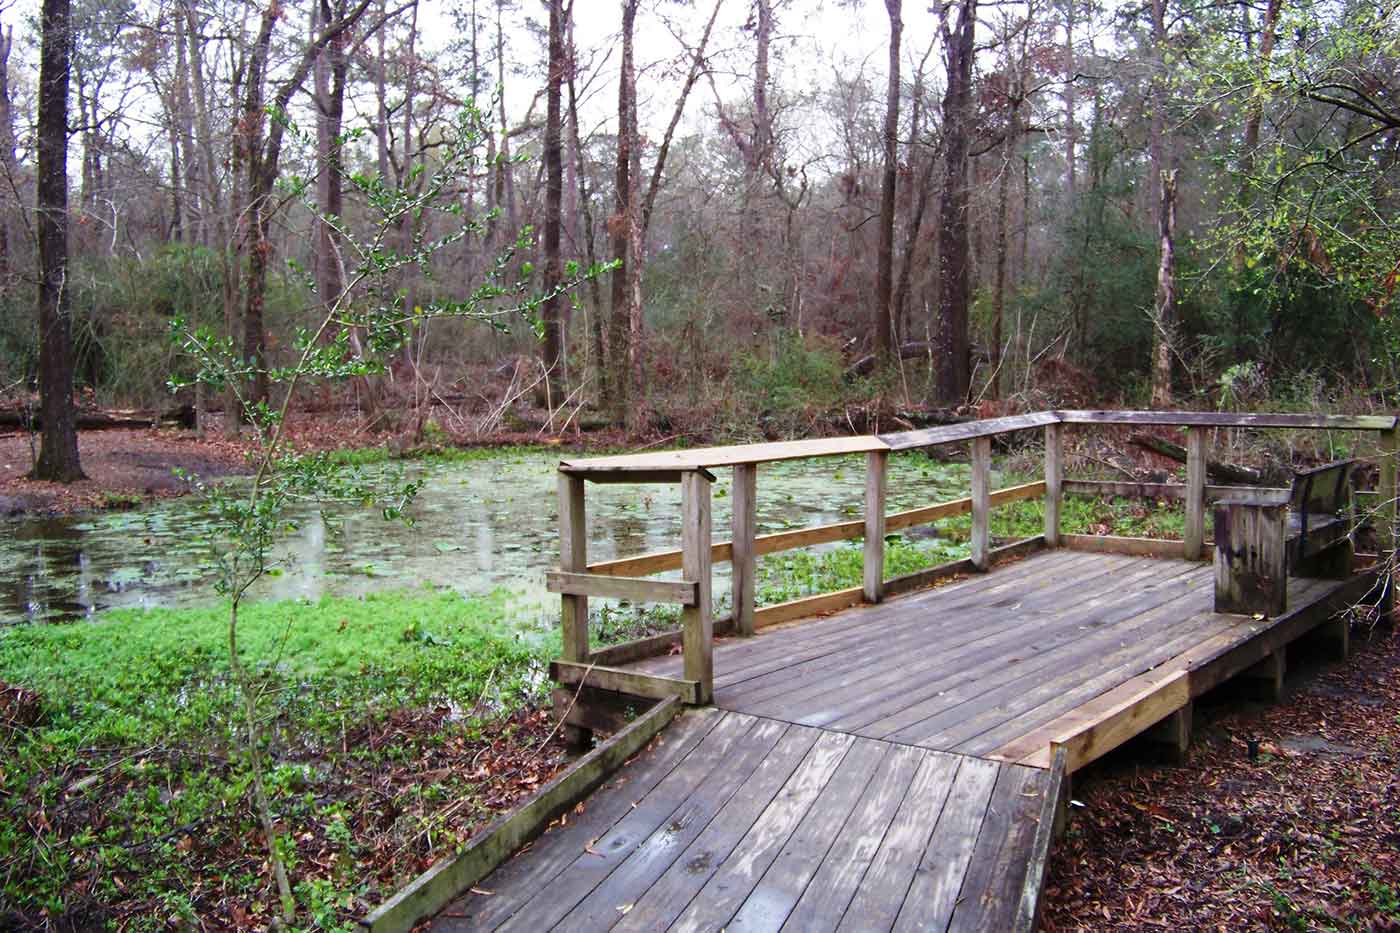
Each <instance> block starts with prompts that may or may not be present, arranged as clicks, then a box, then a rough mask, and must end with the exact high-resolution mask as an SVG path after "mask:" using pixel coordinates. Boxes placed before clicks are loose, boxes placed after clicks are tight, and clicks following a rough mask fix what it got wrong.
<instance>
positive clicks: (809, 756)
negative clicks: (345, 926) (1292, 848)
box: [432, 551, 1342, 933]
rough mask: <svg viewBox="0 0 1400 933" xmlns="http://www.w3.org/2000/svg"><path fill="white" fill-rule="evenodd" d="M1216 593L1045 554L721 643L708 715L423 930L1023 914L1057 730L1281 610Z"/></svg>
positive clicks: (1149, 573)
mask: <svg viewBox="0 0 1400 933" xmlns="http://www.w3.org/2000/svg"><path fill="white" fill-rule="evenodd" d="M1212 585H1213V583H1212V571H1211V568H1210V567H1209V565H1206V564H1201V563H1193V562H1188V561H1181V560H1164V559H1158V558H1143V557H1132V556H1124V555H1104V554H1089V553H1082V552H1068V551H1051V552H1048V553H1045V554H1042V555H1037V556H1034V557H1030V558H1027V559H1025V560H1023V561H1020V562H1017V563H1015V564H1012V565H1009V566H1007V567H1003V568H1001V569H998V570H996V571H993V572H991V573H988V574H984V575H977V576H971V577H967V578H965V579H960V580H957V581H954V582H951V583H949V584H946V585H944V586H941V587H938V588H935V589H931V590H926V591H923V592H920V593H916V594H913V595H909V596H903V597H899V598H896V599H891V600H889V601H887V602H884V603H881V604H878V605H873V606H862V607H858V608H855V609H851V610H846V611H843V612H839V613H836V614H833V615H831V616H828V617H825V618H820V619H814V620H810V621H807V622H804V623H798V624H791V625H785V626H776V627H774V628H772V629H766V630H764V631H763V632H761V633H760V634H759V635H757V636H755V637H751V638H730V639H723V640H721V641H719V642H718V643H717V644H716V647H715V652H714V663H715V683H716V691H715V706H714V707H711V708H708V709H704V710H695V711H690V712H688V713H686V714H685V715H683V716H681V717H680V718H679V719H678V720H677V722H676V723H675V724H674V725H673V726H672V727H671V728H670V729H668V730H667V731H666V732H665V733H663V734H662V736H661V737H659V739H658V740H657V742H656V743H655V744H654V745H653V746H652V747H650V748H648V749H647V750H646V751H645V752H643V753H642V754H640V755H638V756H637V757H636V758H635V759H633V760H632V761H631V762H629V763H628V764H627V765H625V766H624V767H623V768H622V769H621V771H620V772H619V773H618V774H616V775H614V777H613V778H612V779H611V780H609V781H608V782H607V783H606V784H605V785H604V786H603V787H602V788H600V789H599V790H598V791H596V792H595V793H594V794H593V795H592V796H591V797H590V798H589V799H588V800H586V801H585V803H584V804H582V805H581V806H580V807H579V808H577V809H576V810H575V811H573V812H571V813H570V814H568V816H567V817H566V818H565V819H563V820H561V821H560V822H559V823H558V824H557V825H555V826H554V827H552V828H551V829H550V830H548V831H547V832H545V834H544V835H543V836H541V837H540V838H539V839H537V840H536V841H535V842H534V843H533V844H532V845H530V846H528V847H526V848H525V849H524V850H523V851H522V852H520V853H518V854H517V855H516V856H515V857H514V858H513V859H511V860H510V861H507V862H506V863H505V864H503V865H501V866H500V867H499V868H498V869H497V870H496V871H495V872H494V873H493V874H492V875H491V876H489V877H487V878H486V879H484V880H483V881H482V882H481V883H480V884H478V885H476V886H475V887H474V888H473V890H472V891H471V892H468V893H467V894H466V895H465V896H463V897H461V898H459V899H458V900H457V901H456V902H455V903H453V904H452V905H451V906H450V907H449V908H448V909H447V910H446V911H444V912H443V913H442V914H441V915H440V916H439V917H438V918H437V919H436V920H435V921H434V923H433V925H432V929H434V930H439V931H458V930H489V929H512V930H523V931H529V933H537V931H543V930H547V929H561V930H563V929H566V930H659V929H669V930H717V929H728V930H734V931H740V930H743V931H760V930H761V931H773V930H791V931H798V930H801V931H808V930H822V931H831V930H838V929H839V930H941V931H952V930H957V931H999V930H1007V929H1019V928H1022V927H1023V926H1024V925H1025V923H1026V922H1028V921H1027V920H1026V918H1027V917H1033V915H1034V907H1035V897H1036V892H1038V890H1039V884H1040V882H1041V881H1042V880H1043V876H1041V875H1040V874H1038V873H1033V866H1035V865H1040V864H1043V862H1044V858H1045V856H1046V854H1047V853H1048V850H1049V845H1050V834H1049V833H1048V832H1045V831H1043V830H1042V823H1043V822H1044V821H1045V820H1047V819H1049V818H1050V817H1049V814H1050V809H1048V808H1049V807H1051V806H1052V805H1053V803H1054V801H1052V800H1050V799H1049V798H1050V796H1051V795H1052V794H1054V793H1058V788H1059V787H1060V782H1059V780H1058V779H1057V775H1059V774H1060V773H1061V772H1060V770H1055V771H1053V772H1052V771H1051V770H1047V769H1046V767H1045V766H1044V765H1045V763H1046V761H1048V760H1049V759H1048V758H1044V760H1041V757H1043V755H1042V756H1041V757H1037V755H1039V754H1040V753H1037V751H1036V750H1037V748H1048V741H1049V738H1047V736H1049V735H1050V733H1055V734H1058V732H1059V731H1060V730H1062V729H1063V728H1064V723H1066V722H1067V721H1070V720H1075V717H1077V716H1078V717H1080V718H1083V716H1081V713H1082V712H1084V711H1092V710H1094V709H1096V708H1099V707H1102V706H1104V704H1105V703H1107V702H1108V701H1109V699H1110V698H1112V697H1113V696H1114V695H1115V694H1114V692H1113V691H1114V690H1115V688H1116V689H1118V690H1120V691H1121V690H1122V689H1126V688H1127V687H1128V686H1130V685H1131V684H1132V683H1135V682H1140V681H1143V680H1151V679H1152V678H1156V677H1159V676H1160V675H1161V674H1162V672H1163V671H1169V670H1173V669H1177V668H1180V669H1183V670H1185V669H1190V670H1195V667H1194V666H1193V665H1198V664H1207V663H1211V662H1212V659H1215V658H1219V657H1224V656H1225V655H1227V654H1229V653H1230V652H1232V651H1235V652H1236V653H1237V654H1239V653H1240V652H1250V651H1254V650H1255V649H1256V647H1257V644H1256V643H1255V642H1253V641H1252V639H1257V638H1260V637H1262V636H1264V635H1266V634H1268V633H1269V632H1270V630H1271V628H1272V627H1273V626H1274V625H1275V620H1261V619H1256V618H1250V617H1245V616H1237V615H1222V614H1217V613H1215V612H1213V611H1212ZM1341 585H1342V584H1341V583H1339V582H1338V581H1323V580H1306V579H1300V580H1293V581H1290V585H1289V602H1290V608H1293V607H1303V608H1302V610H1301V611H1303V612H1304V613H1312V614H1313V615H1317V614H1318V613H1320V612H1322V613H1323V614H1326V613H1330V612H1331V611H1332V609H1330V608H1326V607H1327V606H1328V605H1330V603H1327V602H1326V601H1327V600H1329V599H1332V598H1333V597H1337V596H1338V594H1337V590H1338V587H1339V586H1341ZM1334 601H1335V600H1334ZM1308 607H1312V608H1311V609H1309V608H1308ZM1324 609H1325V612H1323V610H1324ZM1319 617H1320V616H1319ZM1279 624H1282V625H1284V626H1285V628H1286V627H1287V626H1288V625H1290V624H1292V623H1288V622H1287V621H1286V617H1285V618H1284V619H1283V620H1280V622H1279ZM1308 624H1312V623H1308ZM1290 637H1292V636H1290ZM1240 646H1244V647H1242V648H1241V647H1240ZM1236 649H1238V651H1237V650H1236ZM1239 663H1243V662H1239ZM680 664H681V661H680V659H679V658H676V657H660V658H652V659H649V660H647V661H643V662H639V663H636V664H633V665H629V667H631V668H633V669H635V670H640V671H646V672H648V673H654V674H659V675H662V676H676V675H678V674H679V672H680ZM1220 676H1223V675H1220ZM1085 715H1087V713H1086V714H1085ZM1076 721H1077V720H1076ZM1051 737H1053V736H1051ZM1115 741H1121V739H1116V740H1115ZM1033 746H1034V747H1033ZM1022 760H1024V761H1028V762H1032V763H1038V764H1040V765H1041V766H1040V767H1030V766H1027V765H1025V764H1017V763H1016V762H1018V761H1022ZM1056 762H1057V764H1056V768H1057V769H1061V770H1062V769H1063V766H1064V756H1060V758H1058V759H1056ZM1028 898H1029V900H1028ZM1018 924H1019V926H1018Z"/></svg>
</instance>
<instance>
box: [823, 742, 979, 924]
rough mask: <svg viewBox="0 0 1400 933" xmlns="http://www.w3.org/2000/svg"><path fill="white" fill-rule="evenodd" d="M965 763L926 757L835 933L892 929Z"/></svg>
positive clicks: (956, 758) (954, 758)
mask: <svg viewBox="0 0 1400 933" xmlns="http://www.w3.org/2000/svg"><path fill="white" fill-rule="evenodd" d="M964 761H966V759H964V758H961V757H959V756H957V755H945V754H943V753H941V752H929V753H928V755H927V757H925V758H924V760H923V762H922V763H921V764H920V765H919V770H918V771H917V772H916V773H915V775H914V779H913V781H911V782H910V784H909V790H908V792H907V793H906V794H905V795H904V800H903V801H901V802H900V805H899V811H898V813H896V814H895V818H894V821H893V822H892V823H891V824H890V828H889V830H888V831H887V832H886V833H885V838H884V839H882V840H880V848H879V850H878V851H877V852H876V853H875V858H874V860H873V861H872V862H871V863H870V867H869V868H868V869H867V870H866V872H865V875H864V876H863V877H862V878H861V881H860V887H859V888H858V889H857V890H856V894H855V897H853V898H852V899H851V902H850V904H849V905H848V906H847V907H846V912H845V913H844V914H843V915H842V916H841V923H840V925H839V926H838V927H837V929H839V930H844V931H865V930H888V929H890V928H891V927H892V926H894V922H895V919H896V918H897V917H898V916H899V909H900V905H901V904H903V902H904V895H905V893H906V892H907V891H908V890H909V885H910V883H911V882H912V881H913V879H914V874H915V872H916V871H917V870H918V868H919V863H920V861H921V860H922V859H923V857H924V853H925V852H926V851H927V850H928V840H929V837H930V836H932V835H933V830H934V827H935V826H937V825H938V822H939V820H940V819H941V818H942V815H943V812H944V810H945V805H946V802H947V800H948V794H949V792H950V791H952V789H953V783H954V780H955V779H956V776H957V773H958V769H959V765H961V764H962V763H963V762H964Z"/></svg>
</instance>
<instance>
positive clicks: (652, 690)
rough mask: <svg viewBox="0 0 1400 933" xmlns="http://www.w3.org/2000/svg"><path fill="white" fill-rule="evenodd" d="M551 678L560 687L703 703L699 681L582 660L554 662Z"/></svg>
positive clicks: (551, 664)
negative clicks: (569, 686) (568, 686)
mask: <svg viewBox="0 0 1400 933" xmlns="http://www.w3.org/2000/svg"><path fill="white" fill-rule="evenodd" d="M549 676H550V677H551V678H552V679H553V680H554V682H555V683H558V684H586V685H588V686H590V687H598V688H599V689H602V690H611V691H613V692H614V693H630V694H632V695H633V696H639V697H650V698H652V699H658V700H659V699H665V698H667V697H676V698H678V699H680V700H681V701H683V702H685V703H691V704H698V703H701V702H704V701H702V700H701V698H700V697H701V687H700V683H699V682H698V681H695V680H689V679H686V680H682V679H680V678H677V677H660V676H658V675H656V674H645V673H642V672H641V671H634V670H629V669H627V668H619V667H604V666H602V665H600V664H594V663H592V662H590V663H588V664H584V663H581V662H579V661H551V662H550V665H549Z"/></svg>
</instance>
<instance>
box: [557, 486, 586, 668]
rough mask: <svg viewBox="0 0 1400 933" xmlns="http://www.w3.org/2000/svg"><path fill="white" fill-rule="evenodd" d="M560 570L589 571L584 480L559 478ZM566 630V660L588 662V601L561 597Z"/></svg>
mask: <svg viewBox="0 0 1400 933" xmlns="http://www.w3.org/2000/svg"><path fill="white" fill-rule="evenodd" d="M559 569H560V570H563V571H565V572H566V573H585V572H587V570H588V525H587V522H586V521H585V511H584V505H583V479H582V478H580V477H577V476H572V475H570V474H568V473H560V474H559ZM559 601H560V603H561V604H562V610H563V611H562V624H563V629H564V652H563V654H564V660H565V661H578V662H581V663H582V662H587V661H588V597H587V596H560V597H559Z"/></svg>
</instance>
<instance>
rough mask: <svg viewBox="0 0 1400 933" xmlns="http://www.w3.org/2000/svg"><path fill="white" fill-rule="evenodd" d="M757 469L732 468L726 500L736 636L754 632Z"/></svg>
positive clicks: (746, 467)
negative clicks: (731, 488)
mask: <svg viewBox="0 0 1400 933" xmlns="http://www.w3.org/2000/svg"><path fill="white" fill-rule="evenodd" d="M757 497H758V466H757V465H756V464H752V463H741V464H738V465H737V466H735V467H734V491H733V493H732V494H731V495H730V497H729V501H730V507H731V508H732V509H733V523H732V528H731V539H730V540H731V543H732V549H731V557H730V560H731V562H732V564H733V574H732V576H731V581H732V590H731V592H732V594H733V603H734V630H735V631H736V632H738V633H739V634H740V635H752V634H753V633H754V624H753V610H754V573H755V571H756V568H757V558H756V555H755V553H754V534H755V533H756V530H757V522H758V519H757Z"/></svg>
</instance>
